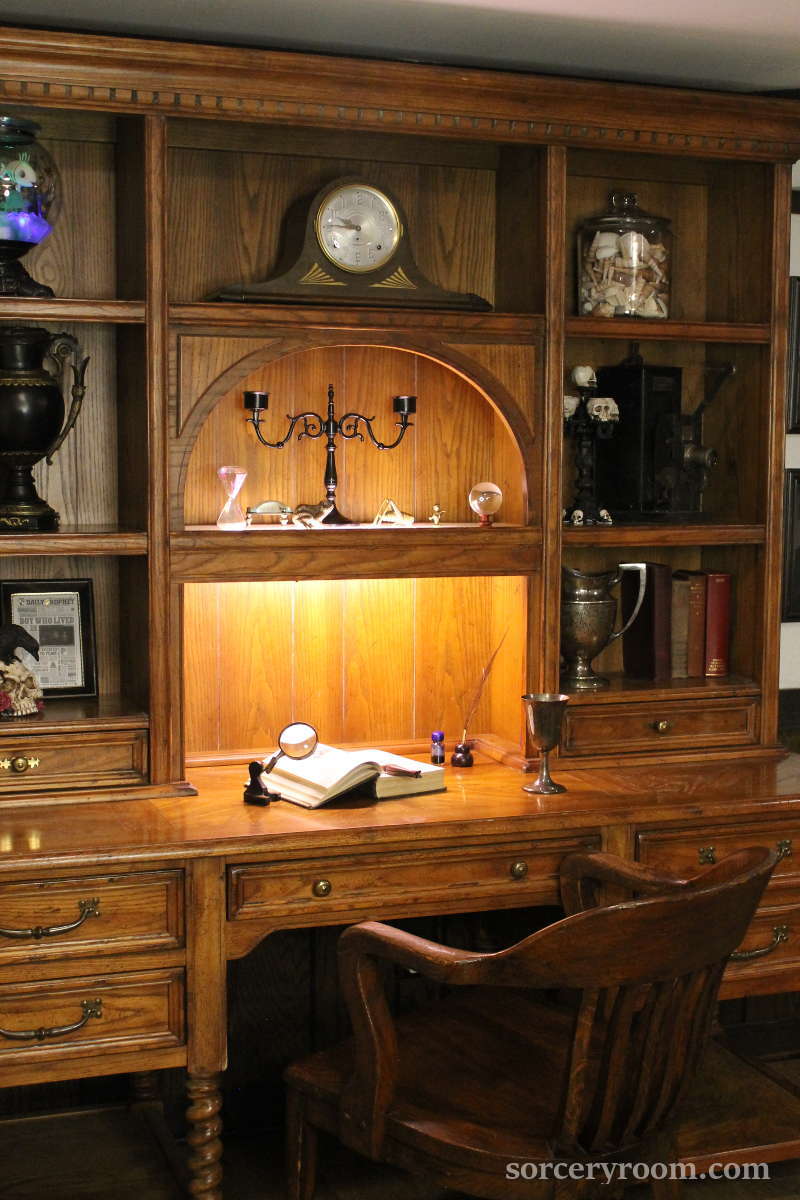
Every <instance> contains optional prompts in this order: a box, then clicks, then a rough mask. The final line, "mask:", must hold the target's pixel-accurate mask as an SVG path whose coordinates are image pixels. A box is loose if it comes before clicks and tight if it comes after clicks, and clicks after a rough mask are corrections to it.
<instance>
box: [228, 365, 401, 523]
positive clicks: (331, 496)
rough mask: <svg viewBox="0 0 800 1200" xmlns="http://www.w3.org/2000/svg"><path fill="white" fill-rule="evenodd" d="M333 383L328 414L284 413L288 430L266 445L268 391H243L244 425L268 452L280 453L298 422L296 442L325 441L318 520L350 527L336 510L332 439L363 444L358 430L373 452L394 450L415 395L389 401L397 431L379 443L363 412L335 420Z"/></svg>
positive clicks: (334, 441)
mask: <svg viewBox="0 0 800 1200" xmlns="http://www.w3.org/2000/svg"><path fill="white" fill-rule="evenodd" d="M333 398H334V391H333V384H329V385H328V414H327V416H326V417H323V416H321V415H320V414H319V413H315V412H301V413H297V415H296V416H294V417H292V416H290V415H289V414H288V413H287V414H286V420H287V421H288V422H289V428H288V429H287V431H286V436H285V437H282V438H281V440H280V441H279V442H268V441H267V439H266V438H265V437H264V435H263V433H262V432H261V418H262V416H263V414H264V413H265V412H266V411H267V409H268V408H269V392H245V393H244V406H245V408H246V409H247V410H248V411H249V412H250V413H252V416H249V417H248V418H247V420H248V422H249V423H250V424H251V425H252V426H253V429H255V431H256V436H257V437H258V440H259V441H260V442H261V445H262V446H269V448H270V449H271V450H280V449H281V447H283V446H285V445H286V443H287V442H288V441H289V439H290V438H291V436H292V434H293V433H294V430H295V426H296V425H297V424H298V422H302V429H301V430H300V432H299V433H298V435H297V440H298V441H301V440H302V439H303V438H304V437H307V438H321V437H324V438H326V439H327V440H326V442H325V451H326V459H325V477H324V485H325V496H326V501H327V503H326V505H325V507H327V506H328V505H330V508H329V511H328V512H327V513H326V514H325V516H323V517H322V523H323V524H324V525H350V524H351V523H352V522H351V521H350V520H349V518H348V517H345V516H343V515H342V514H341V513H340V512H339V510H338V508H337V507H336V485H337V483H338V481H339V477H338V475H337V473H336V438H337V437H343V438H345V439H347V440H348V441H349V440H350V439H352V438H358V440H359V441H360V442H363V441H364V435H363V433H362V432H361V427H362V426H363V428H364V429H365V430H366V432H367V435H368V437H369V440H370V441H371V442H372V444H373V446H375V448H376V449H377V450H394V448H395V446H399V445H400V443H401V442H402V440H403V437H404V435H405V432H406V430H407V429H408V427H409V425H410V424H411V421H410V420H409V418H410V417H411V415H412V414H413V413H415V412H416V411H417V397H416V396H395V397H394V399H393V401H392V407H393V409H394V412H395V413H397V415H398V416H399V418H400V420H399V421H396V422H395V424H396V425H397V426H398V428H399V430H400V432H399V433H398V435H397V437H396V438H395V439H394V441H393V442H380V441H378V439H377V438H376V437H375V434H374V433H373V431H372V422H373V421H374V420H375V418H374V417H365V416H364V415H363V413H357V412H347V413H345V414H344V416H342V417H337V416H336V413H335V411H334V407H333Z"/></svg>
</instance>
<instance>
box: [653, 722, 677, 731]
mask: <svg viewBox="0 0 800 1200" xmlns="http://www.w3.org/2000/svg"><path fill="white" fill-rule="evenodd" d="M652 728H653V729H655V731H656V733H669V731H670V729H672V721H664V720H663V719H662V720H661V721H653V724H652Z"/></svg>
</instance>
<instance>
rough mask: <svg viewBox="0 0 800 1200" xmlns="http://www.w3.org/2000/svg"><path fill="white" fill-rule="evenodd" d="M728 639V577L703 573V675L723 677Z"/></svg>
mask: <svg viewBox="0 0 800 1200" xmlns="http://www.w3.org/2000/svg"><path fill="white" fill-rule="evenodd" d="M730 640H731V576H730V575H729V574H728V572H727V571H708V572H707V574H706V653H705V671H704V674H706V675H712V676H717V675H727V674H728V671H729V665H728V654H729V651H730Z"/></svg>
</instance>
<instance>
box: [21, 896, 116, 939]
mask: <svg viewBox="0 0 800 1200" xmlns="http://www.w3.org/2000/svg"><path fill="white" fill-rule="evenodd" d="M78 913H79V916H78V917H77V919H76V920H75V921H71V922H70V923H69V925H34V926H33V928H32V929H0V937H6V938H35V939H36V941H38V940H39V938H45V937H58V936H59V934H62V933H71V932H72V930H73V929H78V928H79V926H81V925H82V924H83V922H84V921H87V920H88V919H89V917H99V916H100V901H99V900H98V898H97V897H96V896H94V897H93V898H92V899H91V900H79V901H78Z"/></svg>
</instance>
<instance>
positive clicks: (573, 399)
mask: <svg viewBox="0 0 800 1200" xmlns="http://www.w3.org/2000/svg"><path fill="white" fill-rule="evenodd" d="M579 404H580V398H579V397H578V396H565V397H564V420H565V421H568V420H569V419H570V417H574V416H575V412H576V410H577V408H578V405H579Z"/></svg>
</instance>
